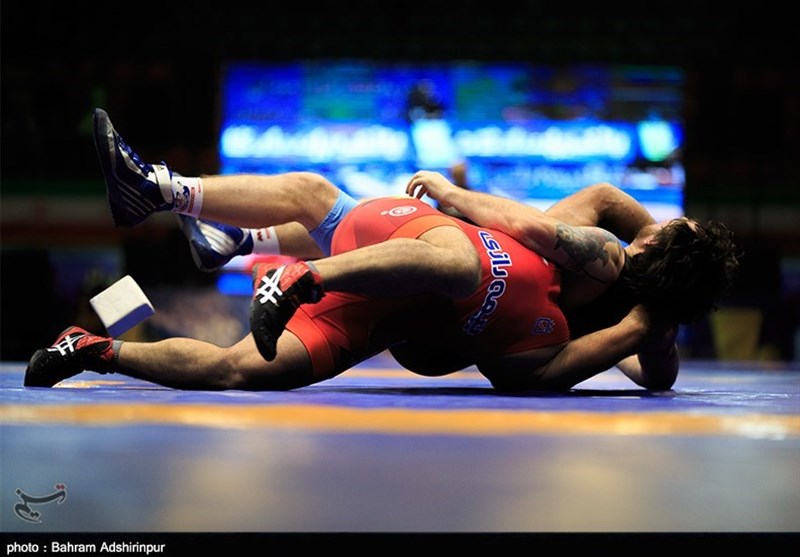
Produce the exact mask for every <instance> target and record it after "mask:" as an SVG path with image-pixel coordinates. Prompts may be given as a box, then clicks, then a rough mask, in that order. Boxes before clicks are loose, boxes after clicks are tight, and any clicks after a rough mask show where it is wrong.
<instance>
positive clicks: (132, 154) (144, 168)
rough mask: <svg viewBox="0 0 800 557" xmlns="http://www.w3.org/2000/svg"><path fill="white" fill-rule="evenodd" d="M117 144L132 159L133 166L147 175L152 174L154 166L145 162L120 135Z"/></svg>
mask: <svg viewBox="0 0 800 557" xmlns="http://www.w3.org/2000/svg"><path fill="white" fill-rule="evenodd" d="M117 143H118V145H119V148H120V149H122V150H123V151H125V152H126V153H127V154H128V157H130V159H131V161H133V164H135V165H136V166H137V167H138V168H139V170H141V171H142V172H143V173H144V174H145V175H147V174H150V173H151V172H152V171H153V166H152V165H150V164H149V163H146V162H144V161H143V160H142V159H141V157H139V155H138V154H137V153H136V151H134V150H133V149H131V148H130V146H129V145H128V144H127V143H125V141H124V140H123V139H122V137H120V136H119V135H117Z"/></svg>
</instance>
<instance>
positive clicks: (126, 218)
mask: <svg viewBox="0 0 800 557" xmlns="http://www.w3.org/2000/svg"><path fill="white" fill-rule="evenodd" d="M94 143H95V148H96V149H97V156H98V157H99V158H100V166H101V167H102V169H103V177H104V178H105V182H106V194H107V197H108V204H109V206H110V207H111V216H112V218H113V219H114V224H115V225H116V226H133V225H135V224H139V223H140V222H142V221H143V220H144V219H145V218H147V216H148V215H150V214H152V213H155V212H157V211H167V210H169V209H171V208H172V206H173V195H172V185H171V183H172V173H171V172H170V170H169V168H167V167H166V165H164V164H158V165H153V164H148V163H146V162H144V161H142V159H141V158H140V157H139V155H137V154H136V152H134V150H133V149H131V148H130V147H129V146H128V144H127V143H125V142H124V141H123V139H122V137H120V135H119V134H118V133H117V132H116V130H114V126H113V125H112V124H111V120H110V119H109V117H108V114H107V113H106V112H105V111H104V110H102V109H100V108H96V109H95V111H94Z"/></svg>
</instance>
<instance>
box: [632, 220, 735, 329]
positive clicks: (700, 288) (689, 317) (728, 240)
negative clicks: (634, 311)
mask: <svg viewBox="0 0 800 557" xmlns="http://www.w3.org/2000/svg"><path fill="white" fill-rule="evenodd" d="M738 268H739V261H738V254H737V251H736V245H735V244H734V242H733V232H732V231H730V230H729V229H728V228H727V227H726V226H725V225H724V224H722V223H720V222H716V221H707V222H704V223H699V222H694V226H693V225H692V224H690V222H689V221H688V220H686V219H675V220H673V221H671V222H669V223H668V224H666V225H665V226H664V227H663V228H662V229H661V230H659V231H658V232H657V233H656V235H655V236H654V238H653V240H652V242H651V243H650V244H648V245H647V246H646V247H645V249H644V250H643V251H642V252H641V253H638V254H636V255H634V256H633V257H631V258H629V260H628V261H627V262H626V269H625V273H624V277H625V280H626V283H627V285H628V287H629V288H630V289H631V290H632V291H633V293H634V296H635V297H636V299H637V300H638V301H640V302H642V303H643V304H644V305H645V306H646V307H648V308H649V309H651V310H652V311H654V312H656V313H657V314H658V315H662V316H665V317H667V318H669V319H672V320H674V321H677V322H679V323H690V322H693V321H698V320H699V319H701V318H703V317H704V316H705V315H707V314H708V313H710V312H711V311H714V310H716V309H717V308H718V304H719V302H720V301H721V300H722V299H723V298H724V297H725V296H727V295H728V294H730V291H731V289H732V287H733V282H734V278H735V275H736V272H737V271H738Z"/></svg>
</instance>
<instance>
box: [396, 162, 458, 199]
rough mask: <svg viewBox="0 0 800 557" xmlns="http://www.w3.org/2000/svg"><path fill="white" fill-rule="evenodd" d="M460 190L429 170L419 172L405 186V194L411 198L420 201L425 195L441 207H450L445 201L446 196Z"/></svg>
mask: <svg viewBox="0 0 800 557" xmlns="http://www.w3.org/2000/svg"><path fill="white" fill-rule="evenodd" d="M459 189H460V188H459V187H458V186H457V185H455V184H453V183H452V182H450V180H448V179H447V178H445V177H444V176H443V175H442V174H441V173H440V172H432V171H430V170H420V171H419V172H417V173H416V174H414V176H412V177H411V180H409V182H408V185H407V186H406V193H407V194H408V195H410V196H411V197H416V198H417V199H422V197H423V196H424V195H425V194H427V195H428V197H430V198H431V199H433V200H435V201H437V202H438V203H439V204H440V205H441V206H443V207H451V206H452V205H451V204H449V203H448V202H447V200H446V197H447V194H448V193H450V192H452V191H457V190H459Z"/></svg>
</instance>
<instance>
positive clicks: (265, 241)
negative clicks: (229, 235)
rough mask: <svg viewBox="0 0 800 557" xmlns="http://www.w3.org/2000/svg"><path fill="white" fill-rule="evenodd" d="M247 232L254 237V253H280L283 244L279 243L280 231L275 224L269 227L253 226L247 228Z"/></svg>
mask: <svg viewBox="0 0 800 557" xmlns="http://www.w3.org/2000/svg"><path fill="white" fill-rule="evenodd" d="M244 232H245V234H248V233H249V234H250V235H251V236H252V238H253V253H261V254H264V255H280V254H281V246H280V244H279V243H278V233H277V232H276V231H275V227H274V226H269V227H267V228H252V229H250V230H245V231H244Z"/></svg>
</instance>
